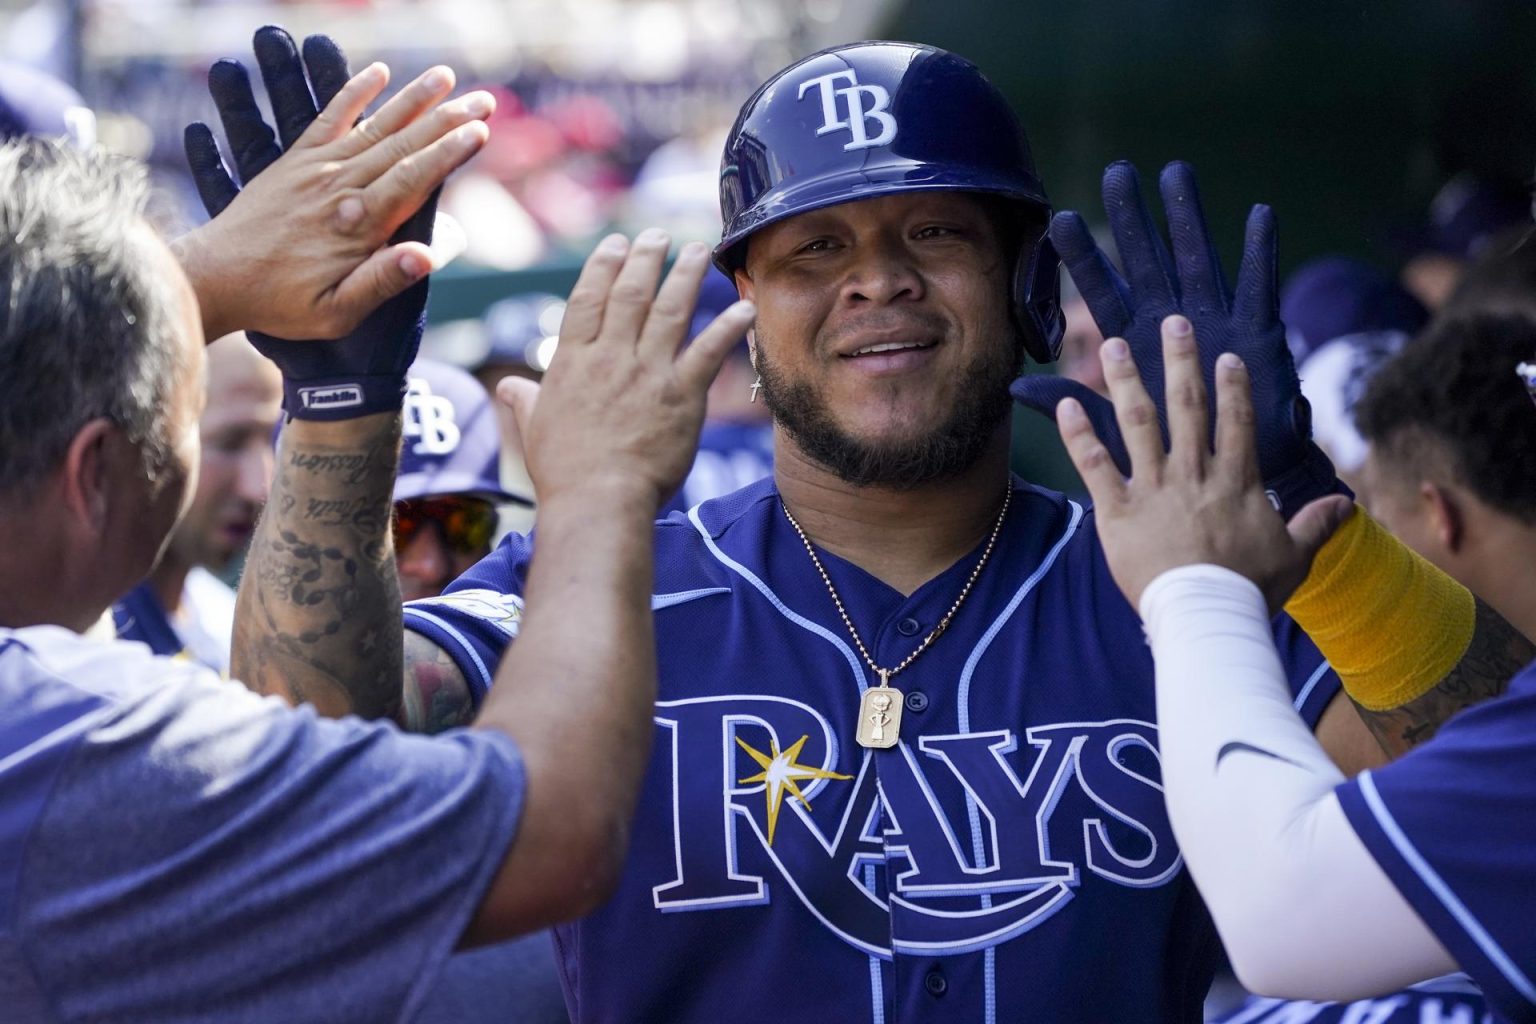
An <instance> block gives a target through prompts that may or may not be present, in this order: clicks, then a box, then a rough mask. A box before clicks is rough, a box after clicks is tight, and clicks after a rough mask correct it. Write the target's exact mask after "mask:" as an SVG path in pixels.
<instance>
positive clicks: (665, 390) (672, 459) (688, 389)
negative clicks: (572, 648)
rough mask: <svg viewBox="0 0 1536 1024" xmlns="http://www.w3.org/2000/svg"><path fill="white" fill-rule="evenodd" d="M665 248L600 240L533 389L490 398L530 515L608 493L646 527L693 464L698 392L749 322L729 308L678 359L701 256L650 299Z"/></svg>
mask: <svg viewBox="0 0 1536 1024" xmlns="http://www.w3.org/2000/svg"><path fill="white" fill-rule="evenodd" d="M667 246H668V239H667V236H666V234H665V233H663V232H661V231H658V230H656V229H654V228H652V229H648V230H646V231H642V232H641V233H640V234H639V235H638V236H637V237H636V238H635V240H634V242H633V243H630V242H628V241H626V240H625V238H624V237H623V236H622V235H612V236H609V237H608V238H606V239H604V240H603V242H602V243H601V244H600V245H599V246H598V247H597V249H596V250H595V251H594V252H593V253H592V255H591V256H590V257H589V258H588V259H587V263H586V266H584V267H583V268H582V271H581V276H580V278H579V279H578V280H577V282H576V286H575V288H574V289H572V291H571V296H570V301H569V303H568V304H567V305H566V308H565V319H564V321H563V322H562V324H561V327H560V346H559V348H558V350H557V354H556V358H555V360H554V362H553V363H552V364H551V366H550V368H549V372H548V373H547V374H545V376H544V382H543V385H542V387H539V386H537V385H534V384H532V383H531V382H529V381H525V380H522V379H520V378H508V379H506V380H504V381H502V382H501V385H500V387H499V388H498V391H497V395H498V398H500V399H501V400H502V401H503V402H505V403H507V404H509V405H511V406H512V409H513V412H514V413H515V414H516V417H517V425H518V434H519V435H520V439H521V443H522V449H523V454H524V458H525V460H526V462H527V466H528V473H529V475H530V476H531V477H532V478H533V483H534V487H535V488H536V490H537V493H538V495H539V504H540V507H541V508H543V507H544V506H545V505H546V504H547V503H548V502H550V501H552V500H555V497H556V495H560V494H567V493H571V492H575V491H581V490H583V489H586V488H597V489H599V490H603V489H607V488H609V487H612V488H617V489H619V490H621V491H624V492H626V493H629V494H633V493H635V492H636V491H638V492H639V494H638V500H641V501H643V502H646V503H648V504H649V506H650V514H652V515H654V514H655V510H656V509H657V508H659V507H660V505H661V503H662V502H663V501H665V500H666V499H667V498H668V497H669V496H670V495H671V494H672V493H673V492H674V491H676V490H677V488H678V487H679V486H680V485H681V483H682V481H683V477H685V476H686V475H687V473H688V469H689V467H690V466H691V465H692V464H693V455H694V450H695V448H696V447H697V446H698V438H699V428H700V427H701V425H702V424H703V421H704V396H705V393H706V392H707V391H708V389H709V383H710V381H711V380H713V379H714V377H715V374H716V373H717V372H718V371H719V369H720V364H721V363H722V362H723V361H724V359H725V356H726V354H727V353H728V352H729V351H730V349H731V346H732V345H734V344H735V343H736V342H737V341H738V340H739V339H740V338H741V336H742V335H743V334H744V333H745V332H746V329H747V328H748V327H749V326H750V325H751V323H752V317H753V316H754V312H755V311H754V309H753V307H752V305H751V303H747V302H738V303H736V304H735V305H733V306H731V307H729V308H728V309H727V310H726V311H725V312H723V313H721V314H720V316H719V317H717V318H716V319H715V321H714V322H713V323H712V324H711V325H710V326H709V327H707V328H706V329H705V330H704V331H703V332H701V333H700V334H699V335H698V336H697V337H695V338H694V339H693V341H692V342H691V343H689V344H688V345H687V347H686V348H681V349H680V346H682V343H683V340H684V339H685V338H686V337H687V335H688V325H689V321H690V320H691V318H692V316H693V308H694V304H695V301H696V300H697V298H698V293H699V285H700V283H701V282H702V281H703V279H704V274H705V272H706V271H707V270H708V268H709V253H708V250H707V249H706V248H705V247H704V246H703V245H701V244H699V243H690V244H688V245H686V246H684V247H683V249H682V251H681V252H679V253H678V256H677V261H676V263H674V265H673V267H672V271H671V273H669V274H668V275H667V278H666V280H665V281H663V282H662V283H661V286H660V288H659V289H658V287H657V282H658V281H659V280H660V278H661V270H662V266H663V264H664V263H665V261H666V256H667Z"/></svg>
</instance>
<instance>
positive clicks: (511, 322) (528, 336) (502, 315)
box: [482, 292, 565, 373]
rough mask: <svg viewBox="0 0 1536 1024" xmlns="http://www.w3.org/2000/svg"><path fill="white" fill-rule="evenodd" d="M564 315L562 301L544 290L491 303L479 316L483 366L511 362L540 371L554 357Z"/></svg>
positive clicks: (543, 369) (542, 370) (545, 367)
mask: <svg viewBox="0 0 1536 1024" xmlns="http://www.w3.org/2000/svg"><path fill="white" fill-rule="evenodd" d="M564 316H565V300H564V299H562V298H560V296H558V295H548V294H545V293H543V292H532V293H529V294H527V295H514V296H512V297H511V298H506V299H502V300H501V301H500V302H494V303H492V304H491V305H490V306H488V307H487V308H486V310H485V313H484V314H483V317H482V320H483V322H484V324H485V334H486V341H487V349H486V353H485V358H484V360H483V361H482V365H488V364H507V363H510V364H513V365H516V366H526V367H528V368H529V369H531V370H537V371H539V372H540V373H543V372H544V371H545V370H547V369H549V361H550V359H552V358H553V357H554V354H555V346H556V344H557V342H558V340H559V337H560V321H561V319H562V318H564Z"/></svg>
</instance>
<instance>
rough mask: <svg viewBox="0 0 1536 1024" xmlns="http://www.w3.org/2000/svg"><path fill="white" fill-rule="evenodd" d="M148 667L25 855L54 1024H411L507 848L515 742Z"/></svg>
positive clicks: (24, 908)
mask: <svg viewBox="0 0 1536 1024" xmlns="http://www.w3.org/2000/svg"><path fill="white" fill-rule="evenodd" d="M157 660H158V659H157ZM159 663H160V664H161V665H162V666H163V665H166V664H167V663H165V662H164V661H159ZM164 674H165V675H166V676H169V678H168V679H166V680H165V681H164V685H161V686H159V687H157V688H155V689H153V690H150V691H148V692H147V693H146V694H144V695H143V696H142V698H141V699H135V700H127V701H122V702H114V703H113V704H112V706H111V707H110V708H108V709H107V711H106V713H105V714H103V715H102V717H101V718H100V719H99V720H98V721H96V722H95V724H94V726H93V728H92V729H91V730H90V732H89V733H88V734H87V735H86V736H84V738H83V740H82V742H80V743H79V745H78V747H77V748H76V750H75V751H74V753H73V755H72V758H71V761H70V763H69V765H68V767H67V768H66V769H65V770H63V771H62V772H61V773H60V774H59V776H58V779H57V782H56V784H55V785H54V787H53V789H52V792H51V794H50V795H49V796H48V798H47V802H46V804H45V805H44V807H43V810H42V813H41V814H40V815H39V817H38V819H37V821H36V824H35V827H34V828H33V830H32V834H31V837H30V839H29V841H28V842H27V845H26V850H25V856H24V858H23V860H22V864H21V873H20V878H19V880H18V883H19V884H18V886H17V895H18V900H17V915H18V919H17V922H16V924H17V926H18V927H17V934H18V936H19V937H20V938H21V944H22V947H23V949H22V952H23V954H24V956H25V957H26V959H27V960H28V962H29V966H30V969H31V972H32V974H33V976H34V977H35V978H36V979H37V982H38V984H39V986H40V989H41V991H42V992H43V993H44V995H45V997H46V998H47V1000H48V1002H49V1003H50V1004H51V1009H52V1011H53V1013H54V1015H55V1016H56V1018H57V1019H60V1020H65V1021H113V1022H123V1024H126V1022H136V1021H143V1022H150V1021H153V1022H156V1024H173V1022H178V1021H191V1020H219V1021H228V1022H243V1021H250V1022H256V1021H262V1022H270V1021H293V1022H299V1021H322V1020H326V1021H330V1020H357V1021H389V1020H405V1019H408V1017H409V1015H410V1014H411V1013H412V1011H413V1010H414V1008H415V1004H416V1002H417V1001H418V1000H419V999H420V998H421V996H422V994H423V993H424V992H425V991H426V988H427V985H428V983H429V982H430V981H431V979H432V977H433V975H434V974H435V973H436V971H437V969H438V968H439V967H440V966H441V963H442V961H443V959H444V958H445V957H446V956H447V955H448V954H449V953H450V952H451V950H452V948H453V946H454V945H455V943H456V941H457V939H458V937H459V935H460V934H461V932H462V931H463V929H464V927H465V925H466V923H467V922H468V920H469V918H470V916H471V915H472V913H473V911H474V909H475V907H476V906H477V905H478V903H479V901H480V899H481V897H482V895H483V894H484V892H485V890H486V888H487V887H488V885H489V883H490V880H491V878H492V876H493V875H494V873H495V871H496V870H497V869H498V868H499V867H500V865H501V862H502V860H503V857H504V855H505V852H506V850H507V847H508V846H509V845H510V843H511V841H512V838H513V835H514V832H515V830H516V825H517V820H518V815H519V812H520V810H521V803H522V798H523V774H522V766H521V761H520V759H519V756H518V753H517V749H516V747H515V746H514V745H513V744H512V743H511V741H510V740H508V739H507V738H505V737H503V736H501V735H499V734H492V733H481V732H466V731H459V732H456V733H449V734H444V735H442V736H439V737H433V738H425V737H417V736H408V735H405V734H402V733H401V732H399V731H398V730H397V729H395V728H394V727H392V726H390V725H386V724H371V723H364V722H362V721H359V720H357V719H346V720H342V721H330V720H327V719H323V718H321V717H319V716H317V715H316V714H315V713H314V712H313V711H312V710H310V709H308V708H301V709H298V710H290V709H289V708H287V707H285V706H283V705H281V704H280V703H279V702H277V701H275V700H267V699H262V698H258V697H256V696H254V695H252V694H251V693H249V692H248V691H246V690H244V689H242V688H241V687H239V686H238V684H231V683H223V682H220V681H218V680H217V679H215V678H212V677H211V676H204V675H199V674H194V673H191V672H180V671H171V672H166V673H164Z"/></svg>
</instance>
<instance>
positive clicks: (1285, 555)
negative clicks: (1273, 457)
mask: <svg viewBox="0 0 1536 1024" xmlns="http://www.w3.org/2000/svg"><path fill="white" fill-rule="evenodd" d="M1160 336H1161V347H1162V359H1161V364H1162V370H1161V373H1160V374H1159V376H1162V377H1164V378H1165V380H1164V382H1163V396H1164V404H1163V405H1162V406H1161V408H1160V407H1159V406H1158V404H1157V403H1155V402H1154V401H1153V399H1152V397H1151V396H1150V395H1149V394H1148V392H1147V388H1146V386H1145V385H1144V384H1143V382H1142V381H1143V377H1144V376H1146V370H1145V369H1142V370H1141V371H1140V372H1139V373H1138V360H1137V358H1136V357H1135V355H1134V354H1133V353H1132V351H1131V348H1130V346H1129V345H1127V344H1126V342H1125V340H1124V339H1122V338H1118V337H1116V338H1110V339H1109V340H1108V341H1106V342H1104V345H1103V347H1102V348H1101V349H1100V357H1101V359H1102V361H1103V364H1104V378H1105V380H1106V381H1107V383H1108V384H1109V389H1110V395H1111V398H1112V403H1106V404H1107V405H1111V408H1112V412H1113V415H1114V417H1115V420H1116V424H1117V436H1118V437H1119V438H1120V439H1122V441H1123V449H1122V451H1123V453H1124V454H1125V456H1126V457H1127V459H1128V460H1129V476H1130V478H1129V479H1126V476H1125V473H1124V472H1123V471H1122V470H1121V468H1120V467H1119V466H1118V465H1117V464H1116V460H1115V458H1114V456H1113V454H1112V453H1111V452H1110V450H1109V448H1108V447H1107V445H1106V444H1105V443H1104V440H1103V435H1102V434H1101V433H1096V424H1095V423H1094V422H1092V421H1091V420H1090V418H1089V416H1088V414H1087V413H1086V411H1085V410H1084V408H1083V406H1082V404H1081V403H1079V402H1078V401H1077V400H1076V399H1075V398H1066V399H1063V400H1062V402H1061V405H1060V407H1059V408H1058V409H1057V410H1056V423H1057V427H1058V429H1059V430H1060V431H1061V437H1062V441H1063V442H1065V444H1066V446H1067V452H1068V454H1070V455H1071V457H1072V464H1073V465H1074V466H1076V467H1077V471H1078V473H1079V474H1080V475H1081V476H1082V478H1083V483H1084V484H1086V485H1087V487H1088V491H1089V493H1090V494H1091V495H1092V496H1093V502H1094V513H1095V516H1096V518H1097V520H1098V532H1099V540H1100V542H1101V543H1102V544H1103V545H1104V555H1105V558H1106V559H1107V560H1108V562H1109V569H1110V573H1111V574H1112V575H1113V576H1114V578H1115V583H1116V584H1118V585H1119V587H1120V590H1121V592H1122V593H1124V594H1125V596H1126V599H1127V600H1129V601H1130V602H1131V606H1132V607H1133V608H1134V607H1138V606H1139V605H1140V601H1141V593H1142V591H1143V590H1144V589H1146V586H1147V584H1149V583H1151V582H1152V580H1154V579H1155V578H1157V576H1159V575H1160V574H1162V573H1163V572H1165V571H1167V570H1169V569H1173V568H1177V567H1178V566H1181V565H1194V564H1199V563H1208V564H1212V565H1220V566H1224V567H1225V568H1228V569H1232V570H1233V571H1235V572H1239V573H1241V574H1242V575H1244V576H1246V577H1248V578H1249V579H1251V580H1253V582H1254V583H1256V584H1257V585H1258V587H1259V589H1260V590H1261V591H1263V593H1264V596H1265V599H1266V600H1267V601H1268V602H1269V607H1270V610H1271V612H1277V611H1279V609H1280V607H1281V606H1282V605H1283V604H1284V603H1285V600H1286V598H1288V597H1289V596H1290V594H1291V592H1292V591H1294V590H1295V589H1296V587H1297V586H1299V585H1300V584H1301V581H1302V580H1303V579H1305V578H1306V575H1307V570H1308V569H1309V568H1310V567H1311V564H1312V557H1313V556H1314V555H1315V554H1316V553H1317V550H1318V549H1319V548H1320V547H1322V545H1323V542H1324V541H1326V540H1327V539H1328V538H1329V537H1330V536H1331V535H1332V534H1333V531H1334V530H1335V529H1337V528H1338V526H1339V525H1340V524H1341V523H1342V522H1343V521H1344V519H1345V518H1346V517H1348V515H1349V513H1350V511H1351V509H1352V507H1353V505H1352V503H1351V502H1350V500H1349V499H1348V498H1347V497H1346V496H1344V495H1331V496H1327V497H1323V498H1320V499H1318V500H1316V501H1313V502H1311V503H1310V504H1308V505H1307V506H1306V507H1305V508H1303V509H1302V510H1301V511H1300V512H1298V513H1297V514H1296V516H1295V517H1294V518H1293V519H1292V520H1291V521H1290V523H1289V525H1287V523H1286V522H1285V521H1284V520H1283V519H1282V518H1281V517H1280V515H1279V514H1277V513H1276V511H1275V509H1274V507H1273V505H1272V504H1271V503H1270V501H1269V499H1268V497H1267V496H1266V494H1265V493H1264V488H1263V486H1262V479H1261V476H1260V471H1259V465H1260V457H1259V451H1258V448H1257V446H1256V444H1255V437H1254V429H1253V428H1254V422H1255V418H1256V412H1255V407H1254V404H1253V399H1252V397H1251V391H1250V382H1249V374H1248V369H1247V366H1246V365H1245V363H1244V361H1243V360H1242V359H1240V358H1238V357H1237V356H1236V355H1234V354H1232V353H1224V354H1221V355H1219V356H1218V357H1217V358H1216V359H1214V360H1213V362H1214V370H1215V384H1216V417H1215V425H1214V450H1213V445H1212V440H1211V439H1212V436H1213V433H1212V426H1211V418H1210V415H1209V404H1208V397H1207V390H1206V382H1205V373H1204V371H1203V367H1202V362H1203V358H1202V350H1201V347H1200V346H1199V345H1198V344H1197V343H1196V334H1195V333H1192V332H1191V328H1190V322H1189V321H1188V320H1187V319H1185V318H1184V317H1182V316H1170V317H1168V318H1166V319H1165V320H1164V321H1163V323H1162V324H1161V326H1160ZM1164 410H1166V423H1167V442H1166V451H1165V442H1164V438H1163V431H1162V429H1161V427H1160V425H1159V424H1160V416H1159V413H1160V412H1161V411H1164Z"/></svg>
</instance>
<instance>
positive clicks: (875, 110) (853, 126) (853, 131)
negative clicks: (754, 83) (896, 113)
mask: <svg viewBox="0 0 1536 1024" xmlns="http://www.w3.org/2000/svg"><path fill="white" fill-rule="evenodd" d="M839 82H847V83H848V84H847V86H846V87H845V88H842V89H839V88H837V83H839ZM812 86H815V87H816V88H817V89H818V90H820V93H821V127H820V128H818V129H816V134H817V135H825V134H827V133H828V132H835V131H840V130H841V131H846V132H848V133H849V134H850V135H852V136H853V141H852V142H849V143H846V144H844V146H843V149H845V150H849V149H869V148H870V147H872V146H884V145H886V144H888V143H889V142H890V141H891V140H892V139H894V138H895V137H896V119H895V118H894V117H892V116H891V114H890V111H888V110H887V109H886V108H887V107H889V106H890V105H891V94H890V93H889V92H887V91H886V90H885V87H884V86H882V85H860V84H859V79H858V76H857V75H856V74H854V72H853V70H852V69H849V70H847V71H834V72H833V73H832V74H830V75H822V76H821V77H820V78H812V79H809V80H807V81H804V82H801V83H800V92H799V94H798V95H796V97H795V98H796V99H801V100H803V99H805V94H806V92H807V91H808V90H809V89H810V88H811V87H812ZM839 97H841V98H842V99H843V101H844V102H845V103H846V104H847V105H848V117H847V119H846V120H845V119H844V118H842V117H841V116H840V115H839V114H838V110H837V101H838V98H839ZM871 121H873V122H874V123H875V124H877V125H879V126H880V134H879V135H876V136H875V137H874V138H870V137H869V128H868V125H869V123H870V122H871Z"/></svg>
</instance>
